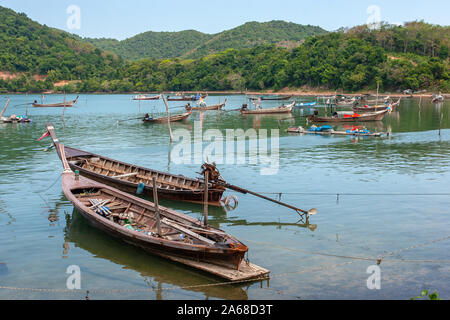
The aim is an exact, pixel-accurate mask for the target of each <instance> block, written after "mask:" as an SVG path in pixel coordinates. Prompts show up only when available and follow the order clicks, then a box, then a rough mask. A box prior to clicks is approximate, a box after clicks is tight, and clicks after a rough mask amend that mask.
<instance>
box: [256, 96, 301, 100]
mask: <svg viewBox="0 0 450 320" xmlns="http://www.w3.org/2000/svg"><path fill="white" fill-rule="evenodd" d="M292 96H293V95H289V96H271V97H265V96H261V97H250V98H249V99H250V100H258V99H261V100H266V101H280V100H289V99H291V98H292Z"/></svg>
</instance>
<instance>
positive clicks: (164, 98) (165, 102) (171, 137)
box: [162, 95, 173, 143]
mask: <svg viewBox="0 0 450 320" xmlns="http://www.w3.org/2000/svg"><path fill="white" fill-rule="evenodd" d="M162 97H163V100H164V104H165V105H166V112H167V126H168V127H169V135H170V143H172V142H173V135H172V128H171V126H170V112H169V105H168V104H167V100H166V97H165V96H164V95H162Z"/></svg>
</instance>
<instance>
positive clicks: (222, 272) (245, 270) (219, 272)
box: [160, 254, 270, 281]
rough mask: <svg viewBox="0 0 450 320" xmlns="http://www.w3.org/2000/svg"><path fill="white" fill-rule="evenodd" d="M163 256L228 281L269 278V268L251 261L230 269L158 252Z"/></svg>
mask: <svg viewBox="0 0 450 320" xmlns="http://www.w3.org/2000/svg"><path fill="white" fill-rule="evenodd" d="M160 255H161V256H163V257H164V258H167V259H169V260H172V261H176V262H179V263H182V264H185V265H187V266H190V267H192V268H195V269H199V270H202V271H205V272H208V273H212V274H214V275H216V276H218V277H221V278H224V279H227V280H229V281H245V280H251V279H254V280H255V281H257V280H267V279H269V278H270V277H269V273H270V270H267V269H264V268H262V267H260V266H257V265H255V264H252V263H247V262H246V261H243V262H242V263H241V265H240V267H239V270H236V269H231V268H227V267H223V266H218V265H215V264H212V263H208V262H201V261H194V260H190V259H186V258H181V257H175V256H170V255H165V254H160Z"/></svg>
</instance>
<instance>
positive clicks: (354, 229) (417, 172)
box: [0, 95, 450, 300]
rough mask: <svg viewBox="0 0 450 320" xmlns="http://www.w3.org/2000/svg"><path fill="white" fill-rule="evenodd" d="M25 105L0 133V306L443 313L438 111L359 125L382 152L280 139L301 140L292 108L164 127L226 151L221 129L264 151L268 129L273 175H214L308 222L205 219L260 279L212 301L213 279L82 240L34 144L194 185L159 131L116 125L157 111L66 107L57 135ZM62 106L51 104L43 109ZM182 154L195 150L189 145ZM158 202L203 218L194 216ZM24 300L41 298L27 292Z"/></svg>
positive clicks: (230, 168) (348, 143) (19, 100)
mask: <svg viewBox="0 0 450 320" xmlns="http://www.w3.org/2000/svg"><path fill="white" fill-rule="evenodd" d="M71 98H72V97H69V96H68V97H67V99H71ZM225 98H227V99H228V100H227V101H228V103H227V106H226V108H225V110H233V109H236V108H239V107H240V106H241V105H242V103H244V102H246V100H245V97H244V96H238V95H236V96H210V97H208V98H207V100H206V101H207V103H208V104H215V103H218V102H219V100H220V101H223V100H224V99H225ZM35 99H36V100H38V101H40V96H25V95H14V96H11V103H10V107H9V108H8V110H7V112H6V115H10V114H12V113H15V114H17V115H24V114H26V113H28V115H29V117H30V118H32V120H33V121H32V123H29V124H0V150H1V151H0V243H1V246H0V248H1V249H0V263H3V264H0V286H1V287H8V288H0V298H2V299H83V298H84V297H85V295H86V290H89V291H90V297H91V299H190V300H196V299H409V298H410V297H414V296H417V295H418V294H419V293H420V291H421V290H424V289H428V290H431V291H433V290H437V292H438V293H439V295H440V296H441V297H443V298H446V299H448V298H450V286H449V283H450V273H449V271H450V263H449V260H450V254H449V252H450V239H445V238H446V237H448V236H450V234H449V230H450V220H449V219H448V218H449V214H450V211H449V209H448V208H449V200H450V196H449V195H450V189H449V181H450V179H449V178H450V173H449V172H450V170H449V164H450V116H449V103H448V102H445V103H444V104H441V105H433V104H431V103H430V102H429V101H425V99H424V100H422V101H419V100H418V99H403V101H402V103H401V105H400V106H399V107H398V108H397V109H396V110H395V111H394V112H393V113H392V114H390V115H388V116H387V117H386V118H385V119H384V120H383V121H382V122H378V123H367V124H366V126H367V128H368V129H369V130H373V131H380V132H385V131H389V132H391V135H390V136H389V137H388V138H386V137H384V138H352V137H345V136H344V137H337V136H332V137H325V136H312V135H295V134H287V133H286V132H285V131H286V129H287V128H288V127H289V126H291V125H297V126H298V125H302V126H306V124H305V119H304V117H302V115H305V114H306V113H308V112H311V109H303V110H302V109H295V110H294V112H293V114H292V116H291V117H288V116H286V115H283V116H270V115H268V116H245V117H243V116H241V115H240V113H239V112H216V111H208V112H205V113H200V112H194V113H193V114H192V115H191V117H190V118H189V119H188V120H187V121H185V122H182V123H173V124H172V129H173V130H174V131H176V130H177V129H184V130H185V131H183V132H188V133H191V134H192V136H193V132H194V130H195V128H196V121H199V123H201V127H202V130H203V132H205V131H206V130H208V129H218V130H219V131H220V132H222V134H223V135H224V136H225V133H226V130H227V129H238V128H241V129H244V130H247V129H250V128H254V129H255V130H258V129H268V135H269V138H270V136H271V135H270V134H271V131H270V130H271V129H278V128H279V130H280V131H279V136H280V138H279V140H278V144H279V164H278V170H277V172H276V174H273V175H261V169H262V168H264V167H267V165H266V164H264V163H262V161H261V157H260V153H258V151H257V152H256V153H255V154H251V155H249V154H246V155H245V156H244V158H243V159H244V160H245V161H244V162H245V163H239V164H238V163H236V161H237V160H236V159H238V157H239V156H242V155H239V154H237V151H232V152H231V154H226V155H228V156H230V159H234V160H233V161H231V162H230V161H223V163H219V164H218V167H219V170H220V172H221V174H222V176H223V177H224V178H225V179H226V180H227V181H228V182H229V183H231V184H234V185H237V186H240V187H243V188H247V189H250V190H253V191H257V192H265V193H267V194H265V195H267V196H272V197H274V198H276V199H279V197H280V195H279V193H282V194H281V200H282V201H284V202H287V203H289V204H292V205H295V206H297V207H300V208H303V209H309V208H312V207H315V208H317V210H318V214H317V215H315V216H313V217H311V219H310V221H309V222H310V225H305V224H304V223H302V222H301V221H300V222H298V220H299V216H298V215H297V214H296V213H295V212H294V211H292V210H290V209H288V208H285V207H282V206H279V205H276V204H274V203H271V202H267V201H264V200H262V199H259V198H256V197H254V196H251V195H243V194H238V193H235V192H231V191H230V192H227V193H226V195H235V196H237V197H238V199H239V204H238V207H237V208H236V209H235V210H232V211H226V210H224V209H222V208H214V207H213V208H211V207H210V208H209V209H210V210H209V222H210V223H211V224H213V225H214V226H217V227H220V228H221V229H223V230H225V231H227V232H228V233H230V234H232V235H234V236H236V237H237V238H238V239H240V240H241V241H243V242H244V243H245V244H247V245H248V247H249V259H250V261H251V262H252V263H255V264H257V265H260V266H262V267H264V268H267V269H269V270H270V271H271V279H270V281H269V282H267V281H264V282H262V283H259V282H258V283H242V284H233V285H229V284H228V285H217V286H210V285H209V284H211V283H220V282H222V280H220V279H217V278H214V277H211V276H209V275H208V274H204V273H200V272H198V271H196V270H192V269H189V268H186V267H184V266H181V265H178V264H174V263H171V262H169V261H166V260H164V259H160V258H158V257H154V256H151V255H149V254H147V253H145V252H142V251H141V250H139V249H137V248H134V247H133V246H130V245H127V244H123V243H121V242H120V241H118V240H116V239H114V238H111V237H109V236H107V235H105V234H104V233H102V232H100V231H98V230H96V229H94V228H92V227H91V226H90V225H88V224H87V223H86V222H85V221H84V220H83V218H82V217H81V216H80V215H79V214H78V212H76V211H74V209H73V206H72V205H71V203H70V202H68V201H67V200H66V199H65V197H64V195H63V192H62V189H61V178H60V175H61V172H62V167H61V164H60V161H59V159H58V157H57V155H56V153H55V152H54V151H50V152H44V151H43V149H45V148H46V147H47V146H49V145H50V141H49V140H48V139H46V140H43V141H41V142H37V141H36V139H37V138H39V137H40V136H41V135H42V134H43V133H44V131H45V124H46V123H48V122H52V123H53V124H54V126H55V129H56V133H57V135H58V136H59V138H60V140H61V141H62V142H63V143H64V144H66V145H68V146H71V147H74V148H79V149H83V150H87V151H91V152H93V153H97V154H101V155H105V156H108V157H110V158H114V159H118V160H123V161H126V162H129V163H135V164H139V165H142V166H145V167H149V168H153V169H157V170H161V171H170V172H172V173H179V174H184V175H186V176H197V172H199V171H200V164H199V163H196V162H195V161H191V163H189V164H183V163H178V161H177V155H176V154H175V151H174V149H173V148H174V147H175V146H176V145H177V143H175V144H174V146H172V148H171V147H170V144H169V134H168V129H167V125H165V124H156V125H148V124H142V123H141V122H140V121H139V120H129V121H123V122H119V123H117V121H118V120H125V119H131V118H137V117H138V116H141V115H143V114H145V113H150V114H154V115H156V114H158V113H162V112H163V111H164V110H165V107H164V104H163V102H162V101H143V102H141V103H139V102H137V101H132V100H131V95H81V96H80V98H79V101H78V103H77V104H76V106H75V107H74V108H67V109H66V110H65V111H64V120H63V117H62V114H63V110H62V109H59V108H58V109H31V108H26V107H25V106H24V105H21V104H24V103H28V102H31V101H34V100H35ZM62 99H63V97H62V96H57V95H49V96H47V97H46V99H45V102H46V103H52V102H58V101H60V100H62ZM312 100H313V98H308V97H302V98H298V101H299V102H300V101H304V102H309V101H312ZM4 101H5V100H4V99H3V98H2V99H1V100H0V104H3V103H4ZM419 102H420V104H419ZM169 104H170V107H171V108H174V109H171V112H173V113H177V112H182V110H183V109H182V108H178V109H176V108H175V107H178V106H180V105H183V103H177V102H169ZM275 105H277V103H276V102H268V103H264V106H267V107H270V106H275ZM318 110H319V112H320V113H323V112H324V111H325V110H324V108H318ZM286 118H290V119H286ZM439 127H441V131H440V135H439ZM336 128H339V129H345V128H343V126H337V127H336ZM257 132H258V131H257ZM208 145H209V143H204V144H203V148H205V147H207V146H208ZM249 146H250V142H249V143H247V145H246V147H247V149H246V150H248V148H249ZM270 146H273V145H271V144H270V143H269V147H270ZM191 150H192V151H194V150H196V149H195V148H194V145H192V148H191ZM224 150H226V151H230V149H225V148H224ZM271 151H272V150H271V149H270V150H269V152H268V153H269V155H270V152H271ZM240 159H242V158H240ZM191 160H194V156H192V159H191ZM161 202H162V204H163V205H165V206H167V207H171V208H174V209H176V210H178V211H180V212H183V213H185V214H189V215H192V216H194V217H196V218H201V216H202V212H203V207H202V206H201V205H195V204H185V203H178V202H170V201H161ZM441 239H445V240H442V241H436V242H432V241H434V240H441ZM430 242H432V243H430ZM418 245H419V246H418ZM413 246H418V247H414V248H411V247H413ZM406 248H410V249H409V250H404V249H406ZM393 251H394V252H396V253H395V254H393V255H389V256H387V257H386V258H385V259H386V260H385V261H383V262H382V263H381V265H380V270H381V289H379V290H369V289H368V288H367V278H368V277H369V276H370V274H368V273H367V268H368V267H369V266H371V265H376V258H377V257H380V256H383V255H385V254H387V253H389V252H393ZM318 253H322V254H318ZM337 256H339V257H337ZM342 256H345V257H342ZM353 258H373V259H372V260H364V259H353ZM402 259H403V260H407V261H403V262H400V261H399V260H402ZM388 260H391V261H388ZM70 265H78V266H79V267H80V270H81V290H78V291H69V290H67V287H66V280H67V278H68V277H69V274H67V273H66V269H67V268H68V267H69V266H70ZM14 288H28V289H27V290H17V289H14ZM37 288H40V289H46V290H39V291H37V290H34V291H33V290H30V289H37Z"/></svg>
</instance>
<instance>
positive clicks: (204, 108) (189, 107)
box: [185, 99, 227, 111]
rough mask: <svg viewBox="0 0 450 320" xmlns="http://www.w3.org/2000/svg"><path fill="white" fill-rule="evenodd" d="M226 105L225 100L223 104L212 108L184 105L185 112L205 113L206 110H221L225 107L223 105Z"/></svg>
mask: <svg viewBox="0 0 450 320" xmlns="http://www.w3.org/2000/svg"><path fill="white" fill-rule="evenodd" d="M226 104H227V99H225V101H224V102H223V103H220V104H215V105H212V106H204V107H202V106H200V107H192V106H190V105H189V104H188V105H186V107H185V108H186V110H187V111H207V110H222V108H223V107H225V105H226Z"/></svg>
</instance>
